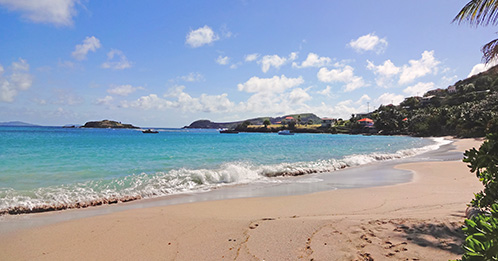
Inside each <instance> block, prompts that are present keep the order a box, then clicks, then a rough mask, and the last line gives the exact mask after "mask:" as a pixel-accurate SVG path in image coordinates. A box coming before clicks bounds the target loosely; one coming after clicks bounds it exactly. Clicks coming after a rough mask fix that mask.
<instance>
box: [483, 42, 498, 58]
mask: <svg viewBox="0 0 498 261" xmlns="http://www.w3.org/2000/svg"><path fill="white" fill-rule="evenodd" d="M481 51H482V53H483V56H482V60H483V61H484V62H485V63H489V62H490V61H491V60H494V59H496V58H498V39H494V40H493V41H491V42H489V43H487V44H486V45H484V46H483V47H482V49H481Z"/></svg>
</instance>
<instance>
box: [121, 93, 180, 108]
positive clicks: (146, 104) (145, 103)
mask: <svg viewBox="0 0 498 261" xmlns="http://www.w3.org/2000/svg"><path fill="white" fill-rule="evenodd" d="M172 105H173V102H171V101H168V100H165V99H162V98H159V97H158V96H157V94H149V95H147V96H142V97H140V98H138V99H137V100H135V101H132V102H129V101H122V102H121V106H122V107H123V108H139V109H143V110H149V109H159V110H160V109H167V108H171V107H172Z"/></svg>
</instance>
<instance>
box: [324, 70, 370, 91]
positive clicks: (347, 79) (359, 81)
mask: <svg viewBox="0 0 498 261" xmlns="http://www.w3.org/2000/svg"><path fill="white" fill-rule="evenodd" d="M317 77H318V80H320V81H322V82H327V83H332V82H342V83H345V84H346V85H345V87H346V88H345V91H346V92H350V91H353V90H356V89H358V88H361V87H364V86H368V85H367V84H366V83H365V82H364V81H363V78H362V77H360V76H355V75H354V69H353V67H351V66H349V65H346V66H344V67H343V68H338V69H332V70H328V69H327V68H325V67H324V68H321V69H320V70H319V71H318V73H317Z"/></svg>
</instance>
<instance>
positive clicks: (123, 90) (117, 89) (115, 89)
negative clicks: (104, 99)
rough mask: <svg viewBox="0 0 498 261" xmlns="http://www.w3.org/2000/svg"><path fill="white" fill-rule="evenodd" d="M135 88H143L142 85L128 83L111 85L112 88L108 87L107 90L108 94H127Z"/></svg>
mask: <svg viewBox="0 0 498 261" xmlns="http://www.w3.org/2000/svg"><path fill="white" fill-rule="evenodd" d="M136 90H143V87H133V86H131V85H129V84H126V85H119V86H112V88H110V89H108V90H107V92H108V93H110V94H115V95H120V96H127V95H129V94H131V93H134V92H135V91H136Z"/></svg>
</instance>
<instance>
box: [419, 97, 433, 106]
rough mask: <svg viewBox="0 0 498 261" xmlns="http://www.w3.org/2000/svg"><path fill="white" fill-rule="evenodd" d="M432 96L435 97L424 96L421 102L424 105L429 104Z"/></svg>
mask: <svg viewBox="0 0 498 261" xmlns="http://www.w3.org/2000/svg"><path fill="white" fill-rule="evenodd" d="M432 98H434V95H431V96H426V97H422V100H421V101H420V103H421V104H422V106H425V105H428V104H430V103H431V100H432Z"/></svg>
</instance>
